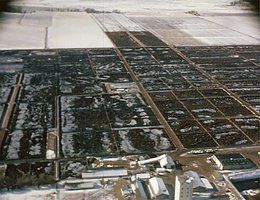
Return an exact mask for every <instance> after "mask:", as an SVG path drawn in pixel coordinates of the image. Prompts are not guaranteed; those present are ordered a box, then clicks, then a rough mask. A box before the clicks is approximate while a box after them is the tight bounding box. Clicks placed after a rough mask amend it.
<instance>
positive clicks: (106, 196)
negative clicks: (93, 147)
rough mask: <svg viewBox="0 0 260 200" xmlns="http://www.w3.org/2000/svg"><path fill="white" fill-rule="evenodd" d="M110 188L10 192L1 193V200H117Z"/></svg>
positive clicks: (41, 189)
mask: <svg viewBox="0 0 260 200" xmlns="http://www.w3.org/2000/svg"><path fill="white" fill-rule="evenodd" d="M110 190H111V187H110V188H99V189H88V190H75V191H68V190H65V189H59V190H56V189H53V188H52V187H48V186H47V187H45V188H44V186H43V187H42V188H38V189H35V188H29V189H21V190H15V191H13V192H12V193H10V192H1V193H0V199H1V200H75V199H77V200H78V199H95V200H116V199H117V198H116V197H115V196H113V195H112V194H110Z"/></svg>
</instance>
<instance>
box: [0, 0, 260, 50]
mask: <svg viewBox="0 0 260 200" xmlns="http://www.w3.org/2000/svg"><path fill="white" fill-rule="evenodd" d="M231 2H233V0H201V1H196V0H165V1H163V3H162V1H160V0H153V1H148V0H144V1H139V0H125V1H120V0H34V1H32V0H19V1H18V0H16V1H13V2H12V3H11V5H15V6H24V7H26V8H27V9H29V10H30V9H32V8H33V9H34V10H38V11H37V12H28V13H26V14H22V13H5V14H4V15H3V17H2V18H0V30H1V31H0V49H43V48H91V47H98V48H100V47H101V48H102V47H113V45H112V43H111V41H110V40H109V39H108V37H107V36H106V35H105V34H104V32H103V31H124V30H129V31H142V30H148V31H151V32H152V33H154V34H155V35H156V36H158V37H159V38H161V39H162V40H164V41H165V42H166V43H167V44H169V45H245V44H248V45H250V44H255V45H256V44H260V23H259V18H258V17H257V16H255V15H252V11H250V9H247V8H246V7H244V6H241V5H235V6H234V5H231ZM50 8H56V11H57V8H61V9H64V10H66V9H68V10H69V9H77V10H79V11H81V12H74V13H68V12H63V13H58V12H45V11H43V10H44V9H45V10H49V9H50ZM86 9H87V10H89V11H94V12H95V11H96V12H99V13H95V14H92V16H91V15H89V14H87V13H86V12H83V11H84V10H86ZM25 10H26V9H25ZM103 12H105V13H103ZM111 12H112V13H111ZM101 28H102V29H103V31H102V30H101Z"/></svg>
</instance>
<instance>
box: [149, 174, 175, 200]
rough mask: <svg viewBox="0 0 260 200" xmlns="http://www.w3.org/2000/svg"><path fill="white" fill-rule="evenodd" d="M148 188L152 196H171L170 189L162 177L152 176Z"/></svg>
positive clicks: (166, 197) (167, 197)
mask: <svg viewBox="0 0 260 200" xmlns="http://www.w3.org/2000/svg"><path fill="white" fill-rule="evenodd" d="M148 188H149V191H150V194H151V197H152V198H156V199H169V197H170V194H169V191H168V189H167V188H166V185H165V184H164V181H163V180H162V179H161V178H158V177H153V178H150V179H149V185H148Z"/></svg>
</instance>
